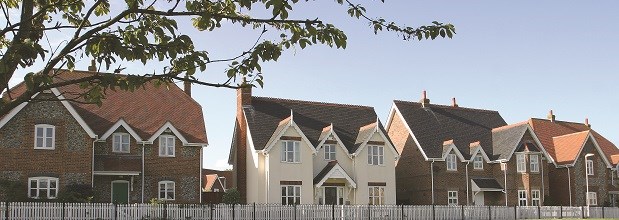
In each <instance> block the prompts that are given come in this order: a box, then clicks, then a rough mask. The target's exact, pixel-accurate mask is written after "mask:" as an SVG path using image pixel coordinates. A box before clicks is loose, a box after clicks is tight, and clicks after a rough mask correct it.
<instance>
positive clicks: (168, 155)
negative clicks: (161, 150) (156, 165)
mask: <svg viewBox="0 0 619 220" xmlns="http://www.w3.org/2000/svg"><path fill="white" fill-rule="evenodd" d="M159 157H169V158H173V157H176V156H174V155H171V156H170V155H159Z"/></svg>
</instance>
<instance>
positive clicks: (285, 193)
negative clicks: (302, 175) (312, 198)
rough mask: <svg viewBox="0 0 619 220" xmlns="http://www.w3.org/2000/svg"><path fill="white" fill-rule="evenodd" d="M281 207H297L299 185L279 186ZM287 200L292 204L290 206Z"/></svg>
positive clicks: (299, 199)
mask: <svg viewBox="0 0 619 220" xmlns="http://www.w3.org/2000/svg"><path fill="white" fill-rule="evenodd" d="M281 189H282V191H281V193H282V197H281V198H282V205H295V204H296V205H298V204H301V185H281ZM289 199H292V200H293V202H292V204H290V203H289V202H288V200H289Z"/></svg>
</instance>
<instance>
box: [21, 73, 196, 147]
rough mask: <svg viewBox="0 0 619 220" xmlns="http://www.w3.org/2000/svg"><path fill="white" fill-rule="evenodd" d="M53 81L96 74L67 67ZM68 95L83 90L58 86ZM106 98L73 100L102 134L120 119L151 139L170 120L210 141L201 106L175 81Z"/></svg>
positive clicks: (187, 132) (191, 135) (185, 132)
mask: <svg viewBox="0 0 619 220" xmlns="http://www.w3.org/2000/svg"><path fill="white" fill-rule="evenodd" d="M62 71H64V72H63V73H61V74H59V75H58V76H57V77H56V78H55V79H54V80H55V81H57V82H61V81H67V80H71V79H75V78H81V77H86V76H89V75H92V74H108V73H95V72H86V71H73V72H69V71H66V70H62ZM20 85H21V86H17V87H15V89H14V93H13V94H16V95H19V94H18V93H17V92H18V91H22V92H23V91H24V90H23V88H21V87H25V84H20ZM58 90H59V91H60V92H61V93H63V94H64V96H65V98H67V99H71V98H75V97H76V96H75V94H77V93H79V92H81V91H83V90H82V89H81V88H80V87H79V86H78V85H68V86H64V87H60V88H58ZM105 95H106V96H105V99H104V100H103V104H102V105H101V106H100V107H99V106H97V105H94V104H84V103H78V102H70V104H71V105H72V106H73V107H74V108H75V110H76V111H77V112H78V114H79V115H80V116H81V117H82V118H83V119H84V121H85V122H86V124H88V126H89V127H90V128H91V129H92V130H93V131H94V132H95V134H97V135H99V136H101V135H103V134H104V133H105V132H106V131H107V130H108V129H110V127H112V126H113V125H114V124H115V123H116V122H117V121H118V120H119V119H123V120H124V121H125V122H127V124H129V126H131V128H132V129H133V130H135V131H136V133H137V134H138V135H139V136H140V137H141V138H142V139H143V140H146V139H148V138H150V137H151V136H152V135H153V134H154V133H155V132H157V130H159V129H160V128H161V127H162V126H163V125H165V124H166V122H170V123H171V124H172V126H174V127H175V128H176V129H177V130H178V131H179V132H180V133H181V134H182V135H183V136H184V137H185V138H186V139H187V141H188V142H190V143H203V144H206V143H208V140H207V137H206V128H205V126H204V117H203V115H202V107H201V106H200V104H198V103H197V102H196V101H194V100H193V99H192V98H191V97H190V96H188V95H187V94H185V92H183V90H181V89H180V88H179V87H178V86H176V84H170V85H168V86H165V85H162V86H160V87H155V86H154V85H153V84H152V83H146V84H145V85H144V87H143V88H137V89H135V91H133V92H130V91H122V90H120V89H117V90H116V91H111V90H107V91H105Z"/></svg>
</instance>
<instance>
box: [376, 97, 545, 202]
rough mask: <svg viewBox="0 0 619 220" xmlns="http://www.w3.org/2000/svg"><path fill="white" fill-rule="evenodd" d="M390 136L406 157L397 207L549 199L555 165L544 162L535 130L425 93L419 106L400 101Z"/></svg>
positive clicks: (390, 124) (398, 183) (401, 163)
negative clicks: (546, 176)
mask: <svg viewBox="0 0 619 220" xmlns="http://www.w3.org/2000/svg"><path fill="white" fill-rule="evenodd" d="M387 132H388V135H389V137H390V138H391V140H392V141H393V143H394V144H395V146H396V149H397V150H398V153H399V154H400V158H399V160H398V161H397V163H396V186H397V198H398V203H401V204H415V205H429V204H437V205H505V204H506V203H507V204H508V205H518V204H520V205H531V204H535V205H541V204H543V198H544V196H543V194H544V193H548V185H547V182H548V181H547V180H546V179H544V178H543V176H544V174H545V173H546V172H547V170H548V168H547V164H548V163H550V162H551V161H547V162H543V161H544V160H545V159H546V158H547V157H546V155H545V152H544V150H543V148H541V147H538V146H540V145H541V144H540V143H539V141H537V138H536V137H535V135H534V134H533V133H532V130H531V128H530V127H529V126H526V124H524V125H518V124H516V125H507V124H506V123H505V120H503V118H502V117H501V115H500V114H499V113H498V112H496V111H490V110H483V109H472V108H463V107H460V106H458V105H457V104H456V102H455V99H454V100H453V104H452V105H451V106H445V105H436V104H430V100H429V99H427V97H426V96H425V92H424V95H423V96H422V99H421V101H420V102H408V101H399V100H395V101H394V104H393V106H392V108H391V111H390V113H389V119H388V124H387ZM529 155H534V156H529ZM523 157H524V158H523ZM529 158H530V159H529ZM517 160H518V161H517ZM517 167H518V168H520V169H518V171H519V172H516V171H517V169H516V168H517ZM523 167H524V168H523ZM527 167H533V169H532V170H533V172H527V170H529V169H527ZM505 168H506V169H505ZM506 184H507V185H506ZM506 186H507V187H506ZM531 193H533V194H534V197H531V196H528V195H529V194H531ZM519 194H522V197H523V198H520V197H519ZM506 198H507V199H506ZM519 198H520V200H519ZM519 201H520V203H519Z"/></svg>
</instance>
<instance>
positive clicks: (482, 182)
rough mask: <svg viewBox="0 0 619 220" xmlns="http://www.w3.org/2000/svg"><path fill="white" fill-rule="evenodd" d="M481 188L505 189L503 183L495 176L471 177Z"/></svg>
mask: <svg viewBox="0 0 619 220" xmlns="http://www.w3.org/2000/svg"><path fill="white" fill-rule="evenodd" d="M471 180H473V182H474V183H475V185H477V187H479V188H480V189H497V190H498V189H503V187H502V186H501V184H499V182H498V181H497V180H496V179H494V178H471Z"/></svg>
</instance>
